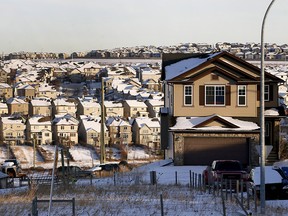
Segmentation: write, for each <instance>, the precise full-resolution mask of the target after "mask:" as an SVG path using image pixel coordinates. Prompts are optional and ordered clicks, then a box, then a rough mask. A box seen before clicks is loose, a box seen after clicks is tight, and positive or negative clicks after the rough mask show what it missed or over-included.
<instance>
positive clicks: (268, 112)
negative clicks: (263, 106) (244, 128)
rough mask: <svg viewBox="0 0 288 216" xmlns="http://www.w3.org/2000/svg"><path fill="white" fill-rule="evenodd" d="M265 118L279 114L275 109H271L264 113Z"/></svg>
mask: <svg viewBox="0 0 288 216" xmlns="http://www.w3.org/2000/svg"><path fill="white" fill-rule="evenodd" d="M264 115H265V116H279V112H278V110H277V109H275V108H272V109H268V110H265V111H264Z"/></svg>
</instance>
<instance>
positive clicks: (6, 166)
mask: <svg viewBox="0 0 288 216" xmlns="http://www.w3.org/2000/svg"><path fill="white" fill-rule="evenodd" d="M1 171H2V172H3V173H5V174H7V175H9V176H10V177H13V178H15V177H22V176H23V175H25V174H23V173H22V169H21V165H20V162H19V161H18V160H17V159H7V160H5V161H4V163H3V164H1Z"/></svg>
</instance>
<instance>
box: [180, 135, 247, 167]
mask: <svg viewBox="0 0 288 216" xmlns="http://www.w3.org/2000/svg"><path fill="white" fill-rule="evenodd" d="M213 160H240V161H241V162H242V164H244V165H246V164H248V162H249V143H248V139H247V138H223V137H209V138H207V137H193V138H192V137H189V138H185V141H184V164H185V165H210V164H211V163H212V161H213Z"/></svg>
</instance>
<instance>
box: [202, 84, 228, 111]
mask: <svg viewBox="0 0 288 216" xmlns="http://www.w3.org/2000/svg"><path fill="white" fill-rule="evenodd" d="M207 87H214V103H213V104H207ZM216 87H224V94H223V104H216V103H215V102H216V96H217V95H216V93H215V92H216ZM204 103H205V106H217V107H218V106H220V107H221V106H226V85H212V84H211V85H205V86H204Z"/></svg>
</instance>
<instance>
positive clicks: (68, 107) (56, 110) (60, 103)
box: [52, 98, 77, 116]
mask: <svg viewBox="0 0 288 216" xmlns="http://www.w3.org/2000/svg"><path fill="white" fill-rule="evenodd" d="M52 110H53V115H59V114H71V115H72V116H76V112H77V102H76V101H75V100H69V99H65V98H56V99H55V100H53V102H52Z"/></svg>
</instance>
